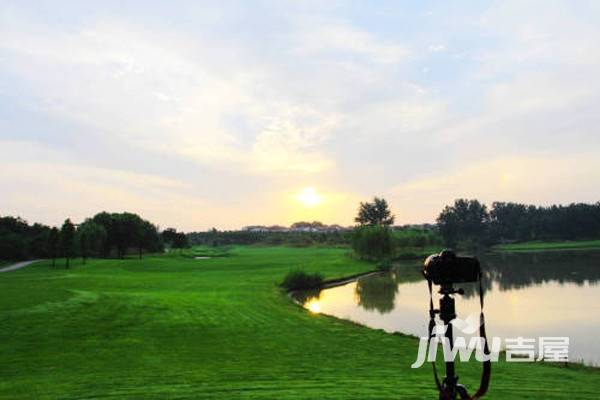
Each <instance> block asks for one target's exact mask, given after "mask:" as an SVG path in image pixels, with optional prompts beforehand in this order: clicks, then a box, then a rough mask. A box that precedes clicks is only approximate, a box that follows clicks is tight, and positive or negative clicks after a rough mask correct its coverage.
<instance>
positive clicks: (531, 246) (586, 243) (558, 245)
mask: <svg viewBox="0 0 600 400" xmlns="http://www.w3.org/2000/svg"><path fill="white" fill-rule="evenodd" d="M570 249H574V250H576V249H600V240H576V241H563V242H540V241H535V242H524V243H511V244H500V245H496V246H494V247H493V248H492V250H498V251H537V250H570Z"/></svg>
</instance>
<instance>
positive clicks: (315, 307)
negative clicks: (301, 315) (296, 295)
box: [304, 299, 321, 314]
mask: <svg viewBox="0 0 600 400" xmlns="http://www.w3.org/2000/svg"><path fill="white" fill-rule="evenodd" d="M304 307H305V308H306V309H308V310H309V311H310V312H311V313H315V314H319V313H320V312H321V306H320V305H319V300H318V299H311V300H310V301H309V302H308V303H306V304H304Z"/></svg>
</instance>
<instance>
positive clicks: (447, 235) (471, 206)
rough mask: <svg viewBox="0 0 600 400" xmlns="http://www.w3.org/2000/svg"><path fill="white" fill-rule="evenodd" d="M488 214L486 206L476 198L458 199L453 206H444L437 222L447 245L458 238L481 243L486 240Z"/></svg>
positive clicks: (454, 244)
mask: <svg viewBox="0 0 600 400" xmlns="http://www.w3.org/2000/svg"><path fill="white" fill-rule="evenodd" d="M489 219H490V216H489V214H488V212H487V207H486V206H485V205H484V204H481V203H480V202H479V201H477V200H467V199H458V200H456V201H454V205H453V206H446V207H445V208H444V210H443V211H442V212H441V213H440V215H439V217H438V219H437V223H438V227H439V229H440V233H441V234H442V236H443V237H444V240H445V242H446V244H447V245H449V246H456V244H457V242H458V241H459V240H463V241H468V242H470V243H471V244H481V243H483V242H484V241H485V240H486V233H487V228H488V225H489Z"/></svg>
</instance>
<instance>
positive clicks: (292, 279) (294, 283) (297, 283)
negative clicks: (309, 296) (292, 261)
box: [281, 270, 323, 290]
mask: <svg viewBox="0 0 600 400" xmlns="http://www.w3.org/2000/svg"><path fill="white" fill-rule="evenodd" d="M322 284H323V275H321V274H320V273H318V272H315V273H314V274H309V273H307V272H304V271H301V270H294V271H290V272H288V274H287V275H286V276H285V278H284V279H283V282H281V287H283V288H284V289H286V290H309V289H317V288H319V287H320V286H321V285H322Z"/></svg>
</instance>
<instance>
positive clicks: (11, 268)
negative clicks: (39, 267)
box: [0, 260, 40, 272]
mask: <svg viewBox="0 0 600 400" xmlns="http://www.w3.org/2000/svg"><path fill="white" fill-rule="evenodd" d="M36 261H40V260H31V261H21V262H18V263H16V264H13V265H9V266H8V267H4V268H0V272H9V271H14V270H16V269H19V268H23V267H26V266H28V265H29V264H33V263H34V262H36Z"/></svg>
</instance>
